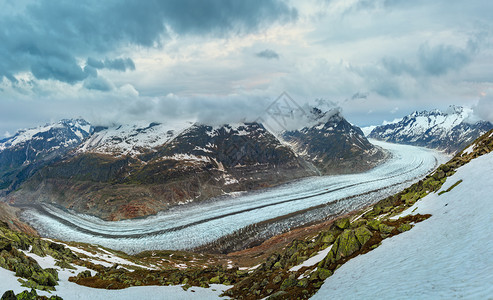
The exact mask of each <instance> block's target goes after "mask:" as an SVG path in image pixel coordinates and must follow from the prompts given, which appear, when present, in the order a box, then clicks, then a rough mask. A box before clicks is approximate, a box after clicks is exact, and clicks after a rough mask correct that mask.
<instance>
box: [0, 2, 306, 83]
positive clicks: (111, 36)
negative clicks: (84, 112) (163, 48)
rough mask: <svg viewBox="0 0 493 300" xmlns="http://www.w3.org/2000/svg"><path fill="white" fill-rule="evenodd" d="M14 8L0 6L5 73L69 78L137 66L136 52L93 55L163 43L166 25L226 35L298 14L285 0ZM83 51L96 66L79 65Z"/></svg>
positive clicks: (0, 73) (0, 56) (0, 57)
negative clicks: (124, 56)
mask: <svg viewBox="0 0 493 300" xmlns="http://www.w3.org/2000/svg"><path fill="white" fill-rule="evenodd" d="M19 5H20V4H19ZM6 6H7V5H5V7H4V8H6ZM4 10H5V9H4ZM17 10H18V13H17V14H11V15H7V12H5V11H4V12H0V40H1V41H2V42H1V43H0V77H5V78H7V79H9V80H11V81H15V78H14V76H15V75H16V74H17V73H19V72H23V71H31V72H32V73H33V75H34V76H35V77H36V78H38V79H54V80H59V81H63V82H67V83H75V82H78V81H82V80H84V79H85V78H87V77H88V76H89V75H91V76H95V72H94V71H95V70H94V69H100V68H107V69H112V70H119V71H125V70H133V69H135V65H134V63H133V61H132V60H131V59H122V58H116V59H115V58H107V59H105V60H103V61H101V60H99V61H98V60H96V59H92V60H91V61H90V60H89V59H88V57H101V56H103V57H107V56H110V55H115V56H120V55H118V49H119V48H120V47H125V46H128V45H138V46H143V47H155V46H160V45H162V43H163V42H165V41H166V39H167V38H168V33H169V30H171V31H172V32H173V33H175V34H179V35H185V34H188V35H189V34H192V35H193V34H196V35H211V36H226V35H229V34H242V33H248V32H253V31H257V30H259V29H262V28H264V27H265V26H267V25H269V24H271V23H274V22H281V23H283V22H289V21H292V20H295V19H296V18H297V11H296V10H295V9H292V8H290V7H288V6H287V5H286V4H285V3H284V2H281V1H280V0H255V1H234V0H231V1H222V0H208V1H205V0H168V1H158V0H148V1H138V0H129V1H116V0H109V1H96V0H90V1H61V0H59V1H55V0H42V1H36V2H34V1H33V2H32V3H30V4H28V5H26V6H25V8H19V7H17ZM81 59H82V60H86V59H87V61H88V65H89V66H90V67H92V68H93V69H91V68H86V69H82V67H81V66H80V64H79V63H78V61H80V60H81ZM89 62H91V63H89Z"/></svg>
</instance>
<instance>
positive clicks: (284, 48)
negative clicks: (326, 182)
mask: <svg viewBox="0 0 493 300" xmlns="http://www.w3.org/2000/svg"><path fill="white" fill-rule="evenodd" d="M492 12H493V2H492V1H488V0H468V1H465V0H464V1H455V0H435V1H428V0H426V1H424V0H423V1H422V0H413V1H409V0H376V1H367V0H344V1H338V0H328V1H323V0H312V1H305V0H303V1H301V0H300V1H281V0H256V1H253V0H244V1H239V0H232V1H226V0H168V1H163V0H156V1H153V0H146V1H139V0H127V1H120V0H105V1H100V0H84V1H61V0H59V1H58V0H37V1H24V0H2V1H0V41H1V42H0V80H1V82H0V120H1V123H0V136H5V135H8V134H9V133H10V134H13V133H14V132H15V130H16V129H18V128H23V127H32V126H36V125H39V124H44V123H46V122H51V121H56V120H58V119H61V118H72V117H78V116H81V117H83V118H85V119H87V120H88V121H90V122H92V123H94V124H97V125H106V124H110V123H114V122H117V123H118V122H121V123H126V122H134V121H157V122H166V121H167V120H171V119H182V118H185V119H191V120H198V121H202V122H232V121H239V120H241V119H242V118H246V120H250V119H255V118H256V117H257V116H259V115H261V114H262V113H263V112H264V111H265V109H266V107H267V106H268V105H269V104H270V103H271V102H272V101H274V100H275V99H276V98H277V97H278V96H279V95H280V94H281V93H282V92H284V91H285V92H287V93H288V94H289V95H291V97H292V98H293V99H294V100H295V101H296V102H297V103H299V104H300V105H303V103H306V102H313V101H314V100H315V99H326V100H330V101H332V102H334V103H337V104H338V105H339V106H341V108H342V112H343V115H344V116H345V117H346V118H347V119H348V120H349V121H350V122H352V123H355V124H358V125H360V126H365V125H371V124H380V123H382V122H383V121H384V120H387V121H390V120H393V119H395V118H399V117H402V116H404V115H406V114H408V113H410V112H412V111H413V110H424V109H432V108H439V109H446V108H447V107H448V106H449V105H450V104H458V105H466V106H470V107H473V108H474V109H475V112H476V114H477V115H478V116H479V117H481V118H485V119H489V120H491V121H493V108H492V106H493V104H492V103H493V48H492V29H493V27H492V25H493V21H492V20H493V18H492V16H491V13H492Z"/></svg>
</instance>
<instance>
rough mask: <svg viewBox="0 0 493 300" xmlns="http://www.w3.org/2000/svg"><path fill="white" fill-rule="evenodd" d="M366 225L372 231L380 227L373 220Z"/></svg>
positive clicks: (378, 223)
mask: <svg viewBox="0 0 493 300" xmlns="http://www.w3.org/2000/svg"><path fill="white" fill-rule="evenodd" d="M367 225H368V227H370V228H371V229H373V230H378V225H380V221H379V220H375V219H373V220H370V221H368V224H367Z"/></svg>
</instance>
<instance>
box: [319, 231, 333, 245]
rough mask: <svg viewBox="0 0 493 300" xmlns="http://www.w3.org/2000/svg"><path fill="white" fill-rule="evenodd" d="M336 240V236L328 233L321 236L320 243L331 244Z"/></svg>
mask: <svg viewBox="0 0 493 300" xmlns="http://www.w3.org/2000/svg"><path fill="white" fill-rule="evenodd" d="M335 240H336V237H335V236H334V235H333V234H332V233H328V234H327V235H324V236H323V237H322V243H326V244H332V243H333V242H334V241H335Z"/></svg>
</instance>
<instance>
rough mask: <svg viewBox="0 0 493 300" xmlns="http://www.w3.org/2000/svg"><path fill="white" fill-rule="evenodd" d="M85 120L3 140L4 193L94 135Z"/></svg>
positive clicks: (0, 171)
mask: <svg viewBox="0 0 493 300" xmlns="http://www.w3.org/2000/svg"><path fill="white" fill-rule="evenodd" d="M92 130H93V129H92V127H91V125H90V124H89V123H88V122H87V121H85V120H83V119H65V120H61V121H59V122H56V123H51V124H46V125H44V126H39V127H36V128H31V129H24V130H19V131H18V132H17V133H16V134H15V135H13V136H11V137H8V138H5V139H2V140H0V192H1V193H6V192H8V191H11V190H13V189H15V188H16V187H17V186H18V185H19V184H20V183H21V182H22V181H23V180H25V179H26V178H28V177H30V176H31V175H32V174H34V173H36V172H37V171H38V170H39V169H40V168H42V167H43V166H45V165H47V164H50V163H52V162H54V161H56V160H58V159H60V158H62V157H63V156H65V155H66V154H67V153H68V152H69V151H70V150H72V149H74V148H75V147H77V146H79V144H80V143H81V142H82V141H83V140H84V139H86V138H87V137H88V136H89V135H90V134H91V133H92Z"/></svg>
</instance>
